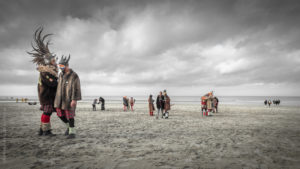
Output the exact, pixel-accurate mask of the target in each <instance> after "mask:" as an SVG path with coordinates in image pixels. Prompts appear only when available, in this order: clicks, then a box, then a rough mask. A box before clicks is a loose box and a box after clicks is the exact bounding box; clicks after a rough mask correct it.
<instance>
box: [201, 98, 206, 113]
mask: <svg viewBox="0 0 300 169" xmlns="http://www.w3.org/2000/svg"><path fill="white" fill-rule="evenodd" d="M201 112H202V116H203V115H204V116H205V115H206V113H207V97H206V96H202V97H201Z"/></svg>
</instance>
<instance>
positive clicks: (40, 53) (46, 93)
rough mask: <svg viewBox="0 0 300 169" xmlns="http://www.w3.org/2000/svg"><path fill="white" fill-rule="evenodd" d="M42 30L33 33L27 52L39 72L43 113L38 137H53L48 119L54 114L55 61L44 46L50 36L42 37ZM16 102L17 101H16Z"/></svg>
mask: <svg viewBox="0 0 300 169" xmlns="http://www.w3.org/2000/svg"><path fill="white" fill-rule="evenodd" d="M42 31H43V28H38V29H37V30H36V31H35V33H34V42H35V45H36V46H33V51H32V52H27V53H28V54H30V55H32V57H33V60H32V62H33V63H35V64H37V70H38V71H39V72H40V75H39V81H38V86H37V87H38V96H39V101H40V105H41V107H40V110H42V111H43V113H42V116H41V124H40V129H39V133H38V135H40V136H41V135H43V134H44V135H48V136H55V134H53V133H52V132H51V122H50V117H51V115H52V112H54V111H55V110H54V107H53V103H54V99H55V92H56V87H57V78H58V69H57V65H56V59H55V56H54V55H53V54H51V53H50V51H49V49H48V43H49V41H48V42H47V43H46V44H45V42H44V41H45V40H46V38H47V37H48V36H49V35H50V34H46V35H44V36H42ZM17 102H18V99H17Z"/></svg>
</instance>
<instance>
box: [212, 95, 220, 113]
mask: <svg viewBox="0 0 300 169" xmlns="http://www.w3.org/2000/svg"><path fill="white" fill-rule="evenodd" d="M218 104H219V99H218V98H217V97H214V98H213V112H214V113H218Z"/></svg>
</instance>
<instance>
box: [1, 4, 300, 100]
mask: <svg viewBox="0 0 300 169" xmlns="http://www.w3.org/2000/svg"><path fill="white" fill-rule="evenodd" d="M39 26H43V27H44V31H45V33H53V36H51V42H52V45H51V46H50V50H51V52H53V53H55V54H56V55H57V56H61V55H68V54H71V61H70V66H71V67H72V68H73V69H74V70H75V71H76V72H77V73H78V74H79V76H80V79H81V83H82V86H83V90H84V95H93V94H103V93H104V94H106V95H110V94H114V95H118V94H120V95H121V94H126V93H134V94H147V93H149V92H156V91H159V90H162V89H165V88H167V89H170V90H171V92H173V93H174V94H176V95H201V94H203V93H204V92H207V91H208V90H215V91H217V92H218V93H219V94H220V95H300V89H299V87H298V86H299V85H300V76H299V73H300V67H299V66H300V31H299V27H300V3H299V2H298V1H296V0H295V1H292V0H287V1H279V0H251V1H245V0H224V1H211V0H206V1H203V0H193V1H137V0H131V1H128V0H122V1H121V0H120V1H96V0H93V1H78V0H75V1H73V0H68V1H66V0H65V1H59V0H54V1H46V0H28V1H21V0H20V1H17V0H16V1H4V0H1V1H0V39H1V41H0V77H1V84H0V91H1V92H2V94H3V95H5V94H9V93H7V88H10V86H13V87H11V91H15V92H20V91H21V90H22V87H24V89H25V88H26V86H34V85H36V83H37V82H36V81H37V78H38V73H37V72H36V70H35V65H34V64H32V63H31V62H30V61H31V59H32V58H31V57H30V56H29V55H28V54H27V53H26V51H30V50H31V45H30V44H31V42H32V41H33V33H34V30H35V29H36V28H38V27H39ZM14 94H17V93H14ZM26 94H27V93H26ZM33 94H34V93H33Z"/></svg>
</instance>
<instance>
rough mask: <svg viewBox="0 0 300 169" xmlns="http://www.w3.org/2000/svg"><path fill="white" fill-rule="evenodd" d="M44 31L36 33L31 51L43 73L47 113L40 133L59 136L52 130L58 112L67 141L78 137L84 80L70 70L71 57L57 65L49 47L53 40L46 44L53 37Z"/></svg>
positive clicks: (43, 102) (43, 101)
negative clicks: (81, 80) (76, 125)
mask: <svg viewBox="0 0 300 169" xmlns="http://www.w3.org/2000/svg"><path fill="white" fill-rule="evenodd" d="M42 31H43V28H38V29H37V30H36V31H35V33H34V42H35V45H33V46H32V47H33V51H31V52H28V54H29V55H31V56H32V57H33V60H32V62H33V63H35V64H36V65H37V71H38V72H39V80H38V96H39V101H40V105H41V107H40V110H41V111H42V112H43V113H42V115H41V123H40V129H39V132H38V134H39V135H40V136H42V135H46V136H55V134H53V133H52V131H51V122H50V117H51V115H52V113H53V112H56V113H57V116H58V117H59V118H60V119H61V121H62V122H63V123H64V124H65V126H66V128H67V130H66V132H65V135H66V136H67V138H68V139H71V138H75V135H76V132H75V119H74V118H75V110H76V105H77V101H78V100H81V88H80V79H79V77H78V75H77V74H76V73H75V72H74V71H73V70H72V69H71V68H70V67H69V60H70V55H69V57H64V56H62V57H61V59H60V61H59V64H58V65H57V64H56V57H55V55H53V54H52V53H51V52H50V50H49V48H48V45H49V41H46V39H47V38H48V37H49V36H50V34H46V35H42ZM45 41H46V42H45ZM58 68H59V69H60V72H61V73H60V74H59V73H58V72H59V70H58Z"/></svg>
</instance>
